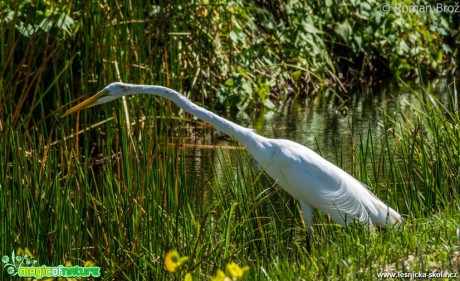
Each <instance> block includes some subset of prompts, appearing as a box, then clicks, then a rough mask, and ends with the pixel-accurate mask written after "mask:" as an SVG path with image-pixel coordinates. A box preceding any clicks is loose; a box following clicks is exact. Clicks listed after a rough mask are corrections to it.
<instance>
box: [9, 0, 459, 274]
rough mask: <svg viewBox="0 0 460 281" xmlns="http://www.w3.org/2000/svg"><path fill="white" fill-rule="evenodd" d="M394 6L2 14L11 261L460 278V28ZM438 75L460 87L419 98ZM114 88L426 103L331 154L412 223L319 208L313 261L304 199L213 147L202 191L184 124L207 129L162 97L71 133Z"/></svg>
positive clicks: (91, 7) (276, 104) (96, 116)
mask: <svg viewBox="0 0 460 281" xmlns="http://www.w3.org/2000/svg"><path fill="white" fill-rule="evenodd" d="M384 4H386V3H385V2H378V1H370V0H368V1H351V0H350V1H341V2H339V1H325V2H324V3H322V2H321V3H320V2H313V1H289V4H281V3H280V2H274V1H265V0H261V1H240V0H235V1H224V2H217V3H211V1H209V2H208V1H198V2H193V3H192V4H191V3H190V1H188V2H186V1H164V2H162V1H160V2H159V3H158V4H156V5H152V4H151V3H149V2H146V1H142V0H138V1H137V0H133V1H123V3H121V2H119V1H106V2H100V3H98V4H89V2H84V1H61V2H55V1H16V2H15V1H3V2H1V3H0V14H1V17H0V60H1V61H0V73H1V76H0V77H1V78H0V214H2V215H1V216H0V235H1V237H3V238H2V240H1V242H0V251H1V252H0V256H4V255H8V256H9V255H10V253H12V252H13V250H16V252H19V251H17V249H21V251H22V249H27V250H25V251H27V253H28V255H29V256H31V257H32V256H33V258H34V259H35V260H37V261H38V263H39V264H40V265H45V264H46V265H48V266H57V265H60V264H72V265H75V266H83V265H84V264H91V265H94V266H99V267H101V277H100V278H98V279H101V280H184V278H185V280H190V279H193V280H210V279H211V278H218V277H219V276H220V277H221V278H226V277H227V278H237V279H238V280H239V279H240V278H243V280H310V279H328V280H349V279H358V280H359V279H361V280H371V279H378V278H379V277H378V276H379V274H380V273H398V274H400V275H399V276H402V275H401V274H409V273H419V272H420V273H427V274H428V273H430V272H431V273H441V272H444V273H459V272H460V269H459V267H460V223H459V222H460V212H459V211H460V200H459V199H460V198H459V192H460V190H459V186H460V158H459V157H458V155H459V154H460V151H459V149H460V128H459V124H460V103H459V98H458V90H457V89H458V82H457V81H456V79H455V76H456V75H457V73H458V72H457V71H458V62H459V53H458V52H459V51H458V46H459V44H458V42H459V40H460V34H459V30H460V29H459V26H458V24H459V22H460V20H459V16H460V13H449V12H441V13H433V12H429V13H423V12H420V11H417V12H411V11H409V10H407V11H405V10H404V8H403V7H401V8H398V7H396V6H394V5H390V4H389V10H388V12H385V11H384V10H382V8H384V7H383V6H382V5H384ZM430 4H431V5H436V3H432V2H414V3H412V4H411V5H419V6H417V7H422V6H424V5H430ZM446 5H447V4H446ZM454 8H455V5H454ZM385 9H386V8H385ZM408 9H409V8H408ZM448 9H450V8H448ZM439 76H441V77H446V79H447V80H448V81H452V83H450V82H449V83H448V84H449V86H448V87H445V89H444V88H442V89H441V92H440V93H436V94H433V93H432V92H431V91H429V90H427V88H428V87H427V86H426V85H427V84H428V81H429V80H430V79H432V78H433V77H439ZM117 80H121V81H123V82H129V83H144V84H158V85H164V86H167V87H170V88H174V89H176V90H177V91H179V92H181V93H183V94H185V95H186V96H187V97H189V98H190V99H191V100H193V101H194V102H197V103H198V104H202V105H204V106H205V107H206V108H208V109H210V110H212V111H217V112H219V111H220V112H222V111H228V112H231V113H234V112H237V111H243V110H245V111H247V112H253V113H254V114H260V113H261V112H266V111H268V110H274V111H275V112H278V111H279V109H280V108H282V107H283V106H288V105H289V104H291V103H292V102H293V101H302V103H304V104H306V105H307V106H309V107H315V106H322V105H325V104H327V105H331V104H332V106H331V107H332V108H333V110H334V111H344V110H345V111H346V110H347V109H346V108H347V106H348V105H349V102H350V97H351V96H352V95H360V94H362V93H368V92H371V93H372V92H373V91H377V90H378V89H380V88H381V87H383V86H384V85H385V84H386V83H387V81H389V80H393V81H394V80H396V81H398V82H397V83H398V88H397V89H392V91H393V92H392V94H393V95H398V94H400V93H406V94H407V93H408V94H410V95H413V96H415V97H416V98H417V101H418V102H417V104H411V105H410V106H412V107H413V115H414V116H411V117H410V118H409V117H408V116H404V114H403V113H401V112H397V113H395V114H394V115H391V116H390V115H388V116H385V118H384V119H383V120H381V128H380V129H379V130H380V131H381V134H380V135H379V136H376V137H368V138H358V139H353V137H350V138H349V139H347V138H342V143H340V144H339V146H340V145H342V146H346V145H350V146H352V147H353V153H352V155H344V154H340V149H338V151H339V152H338V155H337V159H344V158H347V157H349V158H350V161H349V162H350V163H351V168H350V169H349V170H348V171H349V172H350V173H352V174H353V176H355V177H357V178H358V179H359V180H361V181H362V182H364V183H366V184H367V185H368V186H369V188H370V189H371V190H372V191H373V192H374V193H375V194H377V195H378V196H380V195H384V198H382V199H383V200H384V201H385V202H386V203H388V204H389V205H390V206H392V207H395V208H396V209H398V210H401V211H402V212H401V213H402V214H403V216H404V219H405V221H404V224H403V225H402V226H401V227H400V228H398V229H375V230H371V229H369V228H367V227H363V226H361V225H359V224H356V225H350V226H349V227H339V226H337V225H335V224H334V223H333V222H332V221H331V220H329V219H328V218H327V217H326V216H324V215H323V214H320V213H315V218H314V223H315V224H314V225H313V235H312V241H311V245H312V250H311V252H310V253H308V252H307V251H306V249H305V243H306V242H305V239H306V232H305V227H304V225H303V221H302V219H301V214H300V208H299V206H298V204H297V203H296V202H295V201H294V200H293V199H292V197H290V196H289V195H288V194H286V193H285V192H283V191H282V190H280V189H279V188H278V187H277V186H276V183H275V182H273V181H272V180H270V179H269V178H268V177H267V176H266V175H265V174H263V173H260V172H258V171H254V170H252V169H244V168H242V167H247V163H251V158H250V156H249V155H248V154H247V153H246V151H244V150H243V149H232V150H231V153H230V152H229V151H230V150H229V149H226V148H225V147H223V148H220V149H215V150H216V153H217V154H218V155H219V156H218V157H217V159H218V161H217V162H216V163H213V162H212V161H210V159H201V161H209V162H210V165H211V167H212V171H213V173H212V174H210V175H208V176H207V177H206V180H205V181H203V182H195V181H194V180H193V176H192V175H190V173H193V172H190V171H188V172H187V171H186V170H185V169H184V165H185V164H184V163H185V158H186V156H185V153H184V149H185V146H181V145H180V144H177V142H176V141H175V140H176V139H175V137H177V136H176V135H174V134H175V131H174V128H179V127H180V126H181V125H182V124H183V123H185V122H196V121H195V120H193V119H192V118H191V117H190V116H187V115H182V114H179V113H178V110H177V108H176V107H174V106H171V104H169V103H168V102H165V101H162V100H158V99H154V98H144V97H136V98H133V99H130V100H129V104H130V106H129V108H130V109H129V110H128V107H127V106H126V101H125V102H117V103H116V104H112V105H105V106H101V107H100V108H91V109H88V110H85V111H82V112H80V113H77V114H75V115H73V116H69V117H68V118H65V119H64V118H60V115H61V114H62V113H63V112H64V109H68V108H69V107H70V104H69V103H70V102H71V101H72V100H75V99H76V98H78V97H81V98H85V97H88V96H89V95H92V94H94V93H96V92H97V91H98V90H100V89H102V88H103V86H105V85H106V84H108V83H110V82H113V81H117ZM409 84H410V85H411V86H408V85H409ZM150 117H152V118H150ZM200 126H201V125H200ZM182 131H185V130H182ZM209 131H211V132H214V131H213V130H209ZM369 135H370V136H372V134H369ZM187 137H193V136H189V135H187ZM169 143H176V144H175V145H168V144H169ZM235 145H236V144H233V143H230V144H229V146H228V147H232V148H234V146H235ZM207 148H209V147H207ZM230 155H233V156H230ZM369 167H371V168H370V169H369ZM168 253H169V255H168ZM171 253H173V254H171ZM168 268H173V269H174V270H170V269H168ZM168 270H170V271H171V272H169V271H168ZM0 274H1V278H0V279H2V280H10V279H8V278H10V276H9V275H8V273H7V271H6V270H3V271H2V273H0ZM229 276H230V277H229ZM236 276H237V277H236ZM11 278H14V277H11ZM457 278H458V277H457ZM11 280H13V279H11ZM89 280H91V279H89ZM213 280H220V279H213Z"/></svg>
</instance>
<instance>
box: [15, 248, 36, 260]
mask: <svg viewBox="0 0 460 281" xmlns="http://www.w3.org/2000/svg"><path fill="white" fill-rule="evenodd" d="M24 253H26V254H27V255H28V256H29V257H30V258H33V257H34V256H35V255H34V254H32V252H31V251H29V248H27V247H25V248H24V250H23V249H22V248H19V249H18V250H17V252H16V255H17V256H23V254H24Z"/></svg>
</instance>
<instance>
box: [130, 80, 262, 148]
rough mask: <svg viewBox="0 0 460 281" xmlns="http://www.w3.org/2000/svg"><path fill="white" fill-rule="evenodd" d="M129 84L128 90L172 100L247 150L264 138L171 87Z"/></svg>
mask: <svg viewBox="0 0 460 281" xmlns="http://www.w3.org/2000/svg"><path fill="white" fill-rule="evenodd" d="M131 86H132V89H131V90H130V92H136V93H140V94H151V95H155V96H160V97H163V98H165V99H168V100H170V101H172V102H174V103H175V104H176V105H177V106H179V107H180V108H182V109H183V110H185V111H186V112H188V113H190V114H192V115H195V116H196V117H198V118H200V119H201V120H203V121H205V122H207V123H209V124H211V125H212V126H214V127H215V128H216V129H218V130H219V131H222V132H224V133H226V134H227V135H229V136H232V137H234V138H236V139H237V140H238V141H239V142H240V143H241V144H242V145H244V146H246V147H247V148H248V149H249V150H252V148H254V146H257V140H259V141H260V140H262V139H264V138H263V137H262V136H260V135H258V134H256V133H254V132H252V130H251V129H248V128H245V127H242V126H240V125H238V124H235V123H233V122H231V121H228V120H227V119H224V118H222V117H220V116H218V115H216V114H214V113H212V112H211V111H209V110H207V109H205V108H203V107H200V106H198V105H196V104H194V103H192V102H191V101H189V100H188V99H187V98H186V97H184V96H183V95H181V94H179V93H178V92H176V91H174V90H172V89H169V88H166V87H162V86H150V85H131Z"/></svg>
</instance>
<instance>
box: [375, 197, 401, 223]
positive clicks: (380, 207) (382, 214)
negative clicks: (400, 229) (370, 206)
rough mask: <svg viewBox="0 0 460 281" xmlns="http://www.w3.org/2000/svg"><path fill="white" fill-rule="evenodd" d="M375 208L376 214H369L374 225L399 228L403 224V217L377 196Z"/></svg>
mask: <svg viewBox="0 0 460 281" xmlns="http://www.w3.org/2000/svg"><path fill="white" fill-rule="evenodd" d="M374 206H375V207H376V213H374V212H369V217H370V219H371V221H372V224H374V225H381V226H387V225H393V226H398V225H399V224H401V223H402V218H401V215H400V214H399V213H398V212H397V211H395V210H394V209H393V208H391V207H389V206H387V205H386V204H385V203H383V202H382V201H380V199H378V198H377V197H375V196H374Z"/></svg>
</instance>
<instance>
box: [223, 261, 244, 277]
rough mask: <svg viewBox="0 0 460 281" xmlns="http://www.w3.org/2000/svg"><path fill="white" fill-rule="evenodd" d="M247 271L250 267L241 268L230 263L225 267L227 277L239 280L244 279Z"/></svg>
mask: <svg viewBox="0 0 460 281" xmlns="http://www.w3.org/2000/svg"><path fill="white" fill-rule="evenodd" d="M247 271H249V266H245V267H243V268H241V267H239V265H237V264H236V263H234V262H230V263H228V264H227V266H226V267H225V275H227V276H228V277H232V278H237V279H240V278H243V275H244V273H246V272H247Z"/></svg>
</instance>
